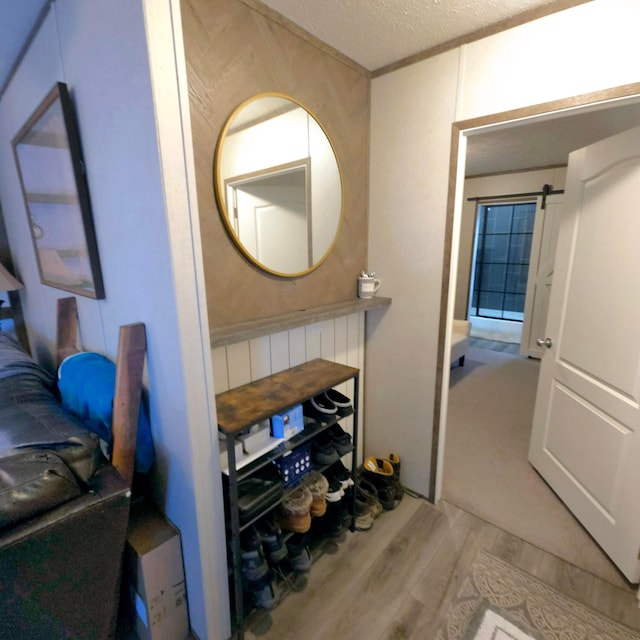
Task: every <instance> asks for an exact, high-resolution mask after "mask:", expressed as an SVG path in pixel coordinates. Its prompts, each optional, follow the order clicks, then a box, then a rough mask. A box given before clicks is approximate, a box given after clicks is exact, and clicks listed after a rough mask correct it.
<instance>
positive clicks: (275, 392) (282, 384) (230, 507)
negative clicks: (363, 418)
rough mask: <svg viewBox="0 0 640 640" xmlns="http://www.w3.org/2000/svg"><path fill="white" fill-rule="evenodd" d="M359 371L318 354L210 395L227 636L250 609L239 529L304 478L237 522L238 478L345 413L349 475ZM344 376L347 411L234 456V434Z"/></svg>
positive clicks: (237, 630)
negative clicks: (224, 551) (223, 465)
mask: <svg viewBox="0 0 640 640" xmlns="http://www.w3.org/2000/svg"><path fill="white" fill-rule="evenodd" d="M359 374H360V370H359V369H356V368H354V367H349V366H346V365H342V364H338V363H335V362H330V361H328V360H322V359H320V358H318V359H315V360H311V361H310V362H306V363H304V364H301V365H299V366H297V367H293V368H291V369H287V370H286V371H282V372H280V373H276V374H274V375H272V376H268V377H266V378H262V379H260V380H257V381H255V382H252V383H249V384H246V385H243V386H241V387H237V388H236V389H232V390H230V391H226V392H224V393H221V394H218V395H217V396H216V410H217V415H218V431H219V432H220V434H221V436H222V438H223V439H224V440H225V441H226V449H227V469H223V476H227V477H226V478H224V482H223V486H224V493H225V508H226V525H227V547H228V552H229V553H228V558H229V560H228V570H229V590H230V593H229V595H230V602H231V625H232V637H236V638H238V639H242V638H243V637H244V626H245V623H246V621H247V619H248V617H249V615H250V614H251V613H252V610H247V608H246V607H245V603H244V599H243V585H242V571H241V569H242V559H241V547H240V534H241V532H242V531H244V530H245V529H247V528H248V527H250V526H251V525H252V524H254V523H255V522H256V521H258V520H259V519H260V518H262V517H264V516H265V515H266V514H267V513H268V512H269V511H271V510H272V509H274V508H275V507H276V506H277V505H278V504H280V503H281V502H283V501H284V500H285V499H286V497H287V496H288V495H289V494H290V493H291V492H292V491H294V490H295V489H297V488H298V487H300V486H301V484H303V483H304V481H305V478H304V476H303V477H301V478H300V481H299V482H298V483H296V484H295V485H293V486H289V487H287V489H285V491H284V492H283V494H282V496H281V497H280V498H279V500H278V502H277V503H275V504H270V505H269V506H267V507H265V509H264V510H262V511H261V512H260V513H258V514H256V515H255V516H254V517H253V518H251V520H249V521H246V522H242V523H241V521H240V511H239V507H238V483H239V482H241V481H242V480H244V479H245V478H249V477H251V476H252V475H253V474H255V473H256V472H257V471H259V470H260V469H263V468H264V467H266V466H267V465H271V464H272V463H273V462H274V461H275V460H277V459H278V458H281V457H282V456H284V455H286V454H288V453H289V452H291V451H293V450H295V449H296V448H297V447H300V446H301V445H303V444H304V443H306V442H308V441H310V440H312V439H313V438H314V437H315V436H316V435H318V434H319V433H321V432H322V431H324V430H325V429H328V428H329V427H330V426H332V425H333V424H335V423H336V422H338V421H339V420H341V419H343V418H344V417H346V416H349V415H352V416H353V425H354V428H353V436H352V443H353V451H352V457H351V460H352V462H351V476H352V478H355V471H356V467H357V451H358V428H357V426H358V382H359ZM348 380H353V394H352V398H351V399H352V408H351V409H350V410H347V411H342V412H341V413H340V414H336V415H331V416H323V418H322V421H314V422H312V423H311V424H308V425H306V426H305V428H304V430H303V431H301V432H300V433H297V434H296V435H295V436H293V437H292V438H290V439H288V440H284V441H282V440H279V441H276V440H274V441H273V442H272V445H273V448H272V449H270V450H268V451H265V452H263V453H260V452H257V454H254V455H252V456H250V457H248V458H244V459H243V460H240V461H237V460H236V455H235V446H234V445H235V440H236V438H237V437H238V436H241V435H243V434H246V433H248V432H249V429H250V428H251V426H252V425H254V424H257V423H259V422H261V421H262V420H265V419H268V418H270V417H271V416H273V415H275V414H277V413H281V412H283V411H286V410H288V409H290V408H291V407H293V406H295V405H297V404H301V403H303V402H305V401H306V400H309V399H310V398H312V397H314V396H316V395H318V394H320V393H322V392H323V391H326V390H328V389H330V388H333V387H336V386H338V385H339V384H341V383H343V382H346V381H348ZM354 495H355V492H352V494H351V503H350V504H349V505H348V506H349V509H350V513H351V520H350V524H349V529H350V530H351V531H353V530H354V520H355V500H354V498H353V496H354Z"/></svg>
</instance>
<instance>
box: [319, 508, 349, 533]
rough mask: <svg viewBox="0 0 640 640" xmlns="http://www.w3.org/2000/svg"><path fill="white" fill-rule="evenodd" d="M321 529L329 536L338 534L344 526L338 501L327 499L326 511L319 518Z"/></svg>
mask: <svg viewBox="0 0 640 640" xmlns="http://www.w3.org/2000/svg"><path fill="white" fill-rule="evenodd" d="M319 522H320V523H321V529H322V531H324V533H326V534H327V535H329V536H338V535H340V534H341V533H342V531H343V530H344V528H345V524H344V520H343V519H342V505H341V503H340V501H337V502H329V501H327V513H326V514H325V515H324V517H323V518H321V519H320V520H319Z"/></svg>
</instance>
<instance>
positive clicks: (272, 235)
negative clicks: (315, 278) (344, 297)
mask: <svg viewBox="0 0 640 640" xmlns="http://www.w3.org/2000/svg"><path fill="white" fill-rule="evenodd" d="M215 187H216V197H217V199H218V205H219V207H220V213H221V215H222V219H223V222H224V224H225V226H226V228H227V230H228V231H229V233H230V235H231V237H232V238H233V240H234V241H235V242H236V244H237V245H238V247H239V248H240V250H241V251H242V252H243V253H244V255H245V256H246V257H247V258H249V260H251V261H252V262H253V263H254V264H256V265H258V266H259V267H261V268H262V269H264V270H266V271H268V272H270V273H274V274H276V275H280V276H299V275H303V274H305V273H308V272H309V271H311V270H313V269H315V268H316V267H317V266H319V265H320V264H321V263H322V261H323V260H324V259H325V258H326V257H327V255H328V254H329V253H330V251H331V249H332V248H333V245H334V243H335V240H336V237H337V234H338V231H339V228H340V224H341V220H342V180H341V176H340V168H339V166H338V161H337V158H336V155H335V152H334V150H333V147H332V145H331V142H330V141H329V138H328V137H327V135H326V133H325V131H324V129H323V128H322V127H321V126H320V124H319V123H318V121H317V120H316V119H315V118H314V117H313V116H312V115H311V114H310V113H309V112H308V111H307V110H306V109H305V108H304V107H303V106H302V105H300V104H299V103H297V102H296V101H294V100H292V99H291V98H288V97H286V96H282V95H279V94H261V95H259V96H256V97H254V98H251V99H250V100H248V101H247V102H244V103H243V104H241V105H240V106H239V107H238V108H237V109H236V110H235V111H234V112H233V113H232V114H231V117H230V118H229V119H228V121H227V123H226V125H225V127H224V129H223V131H222V134H221V136H220V140H219V142H218V147H217V149H216V158H215Z"/></svg>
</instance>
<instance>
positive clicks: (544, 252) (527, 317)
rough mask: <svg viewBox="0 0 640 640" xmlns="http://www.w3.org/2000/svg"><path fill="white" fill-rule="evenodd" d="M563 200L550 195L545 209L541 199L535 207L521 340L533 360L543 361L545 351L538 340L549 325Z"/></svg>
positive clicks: (521, 351) (524, 350) (559, 196)
mask: <svg viewBox="0 0 640 640" xmlns="http://www.w3.org/2000/svg"><path fill="white" fill-rule="evenodd" d="M562 200H563V196H562V195H560V194H556V195H551V196H548V197H547V199H546V203H545V208H544V209H543V208H542V197H539V198H538V206H537V208H536V218H535V224H534V227H533V238H532V240H531V258H530V261H529V274H528V276H527V295H526V298H525V303H524V322H523V323H522V340H521V341H520V353H523V354H524V355H527V356H531V357H532V358H541V357H542V356H543V355H544V351H545V347H540V346H538V345H537V344H536V340H537V339H538V338H539V337H540V336H541V335H543V334H544V329H545V326H546V324H547V312H548V310H549V297H550V295H551V283H552V281H553V269H554V262H555V258H556V242H557V240H558V221H559V219H560V215H561V213H562V210H561V208H560V207H561V205H562Z"/></svg>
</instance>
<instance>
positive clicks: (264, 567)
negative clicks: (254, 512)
mask: <svg viewBox="0 0 640 640" xmlns="http://www.w3.org/2000/svg"><path fill="white" fill-rule="evenodd" d="M240 557H241V561H242V578H243V580H244V581H245V583H251V582H254V581H255V580H260V579H262V578H264V577H265V576H266V575H267V574H268V573H269V565H268V564H267V561H266V559H265V557H264V553H263V552H262V546H261V543H260V536H259V535H258V532H257V531H256V529H255V527H250V528H249V529H247V530H246V531H244V532H243V533H242V535H241V538H240Z"/></svg>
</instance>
